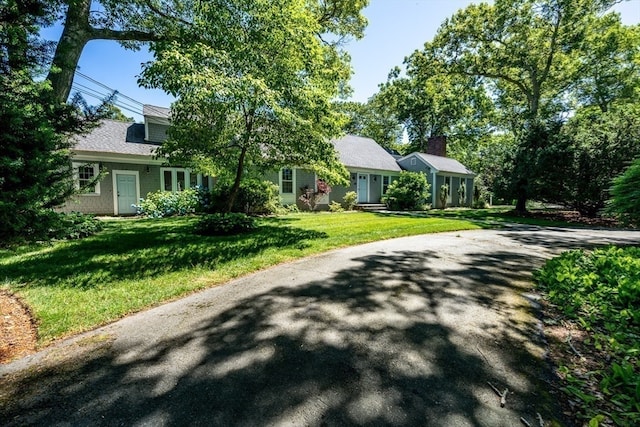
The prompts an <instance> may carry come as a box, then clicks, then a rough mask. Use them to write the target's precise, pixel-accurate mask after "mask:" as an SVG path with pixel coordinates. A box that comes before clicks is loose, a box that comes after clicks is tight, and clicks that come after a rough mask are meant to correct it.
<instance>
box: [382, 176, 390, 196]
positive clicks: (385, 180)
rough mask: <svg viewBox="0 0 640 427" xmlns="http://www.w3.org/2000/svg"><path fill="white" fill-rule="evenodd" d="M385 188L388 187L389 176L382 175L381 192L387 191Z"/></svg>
mask: <svg viewBox="0 0 640 427" xmlns="http://www.w3.org/2000/svg"><path fill="white" fill-rule="evenodd" d="M387 188H389V177H388V176H383V177H382V194H386V193H387Z"/></svg>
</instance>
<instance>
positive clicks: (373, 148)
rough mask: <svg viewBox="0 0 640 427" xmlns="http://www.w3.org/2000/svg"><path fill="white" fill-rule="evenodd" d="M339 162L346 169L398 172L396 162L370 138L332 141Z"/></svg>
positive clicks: (354, 137)
mask: <svg viewBox="0 0 640 427" xmlns="http://www.w3.org/2000/svg"><path fill="white" fill-rule="evenodd" d="M332 142H333V145H334V146H335V147H336V151H337V152H338V155H339V158H340V161H341V162H342V163H344V165H345V166H347V167H352V168H363V169H375V170H383V171H393V172H400V171H401V170H402V169H400V166H398V163H396V160H395V159H394V158H393V156H391V154H389V153H388V152H387V151H386V150H385V149H384V148H382V147H381V146H380V145H378V143H377V142H375V141H374V140H373V139H371V138H365V137H362V136H355V135H346V136H344V137H342V138H340V139H336V140H333V141H332Z"/></svg>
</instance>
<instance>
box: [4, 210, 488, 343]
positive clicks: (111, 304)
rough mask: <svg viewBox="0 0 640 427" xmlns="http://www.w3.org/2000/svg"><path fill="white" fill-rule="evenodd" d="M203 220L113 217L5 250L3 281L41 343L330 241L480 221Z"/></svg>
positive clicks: (336, 244)
mask: <svg viewBox="0 0 640 427" xmlns="http://www.w3.org/2000/svg"><path fill="white" fill-rule="evenodd" d="M196 221H197V218H193V217H190V218H169V219H153V220H151V219H128V220H108V221H106V222H105V229H104V230H103V231H102V232H100V233H99V234H97V235H95V236H93V237H90V238H87V239H83V240H76V241H65V242H58V243H55V244H52V245H36V246H26V247H21V248H18V249H14V250H11V251H9V250H2V251H0V277H1V278H2V279H3V284H2V288H4V289H8V290H9V291H10V292H13V293H15V294H17V295H19V296H20V297H21V298H22V299H23V300H24V301H25V302H26V303H27V304H28V305H29V307H30V308H31V310H32V313H33V314H34V316H35V317H36V320H37V322H38V334H39V337H38V338H39V343H40V345H43V344H46V343H48V342H50V341H51V340H53V339H56V338H60V337H63V336H65V335H69V334H73V333H77V332H80V331H83V330H88V329H92V328H94V327H96V326H99V325H101V324H105V323H108V322H111V321H113V320H116V319H118V318H120V317H122V316H124V315H126V314H129V313H132V312H135V311H139V310H141V309H144V308H146V307H150V306H153V305H156V304H159V303H161V302H164V301H168V300H171V299H175V298H178V297H180V296H183V295H186V294H188V293H190V292H193V291H195V290H198V289H203V288H207V287H211V286H215V285H217V284H220V283H224V282H226V281H228V280H230V279H232V278H234V277H238V276H241V275H245V274H248V273H251V272H253V271H257V270H260V269H263V268H266V267H270V266H273V265H276V264H279V263H282V262H286V261H290V260H293V259H296V258H301V257H305V256H308V255H311V254H316V253H319V252H324V251H327V250H330V249H335V248H340V247H345V246H350V245H356V244H360V243H366V242H372V241H376V240H383V239H390V238H394V237H402V236H410V235H417V234H426V233H437V232H443V231H455V230H467V229H476V228H479V226H478V225H475V224H473V223H472V222H470V221H466V220H461V219H453V218H424V217H410V216H387V215H380V214H374V213H357V212H347V213H334V214H326V213H322V214H292V215H287V216H283V217H278V218H264V219H261V220H260V227H259V229H258V230H256V231H254V232H251V233H248V234H244V235H239V236H228V237H205V236H199V235H196V234H194V233H193V228H194V225H195V223H196Z"/></svg>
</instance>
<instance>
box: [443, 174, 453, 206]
mask: <svg viewBox="0 0 640 427" xmlns="http://www.w3.org/2000/svg"><path fill="white" fill-rule="evenodd" d="M444 183H445V184H447V186H448V187H449V195H448V196H447V203H451V193H452V192H453V191H455V189H454V188H452V187H451V177H450V176H445V177H444Z"/></svg>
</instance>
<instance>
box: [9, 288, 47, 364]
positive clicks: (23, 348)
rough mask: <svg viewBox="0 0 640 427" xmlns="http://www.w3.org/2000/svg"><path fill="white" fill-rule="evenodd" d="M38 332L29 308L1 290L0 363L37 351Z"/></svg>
mask: <svg viewBox="0 0 640 427" xmlns="http://www.w3.org/2000/svg"><path fill="white" fill-rule="evenodd" d="M37 339H38V334H37V330H36V325H35V322H34V320H33V317H32V316H31V311H30V310H29V308H28V307H27V306H26V305H25V304H24V303H23V302H22V301H20V299H19V298H17V297H16V296H14V295H12V294H10V293H8V292H6V291H3V290H0V363H8V362H10V361H12V360H14V359H17V358H19V357H24V356H27V355H29V354H32V353H35V351H36V341H37Z"/></svg>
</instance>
